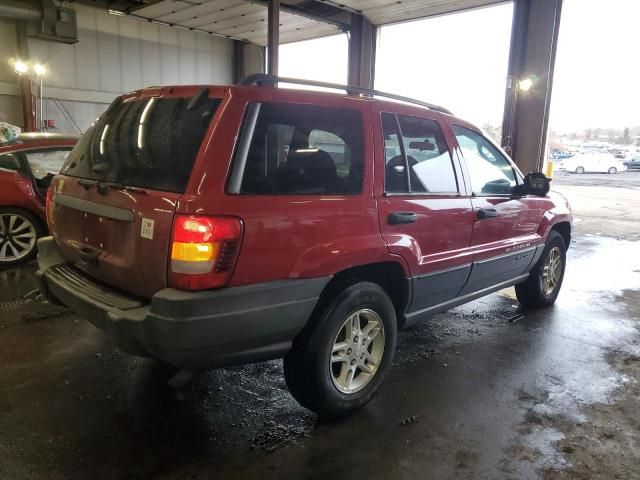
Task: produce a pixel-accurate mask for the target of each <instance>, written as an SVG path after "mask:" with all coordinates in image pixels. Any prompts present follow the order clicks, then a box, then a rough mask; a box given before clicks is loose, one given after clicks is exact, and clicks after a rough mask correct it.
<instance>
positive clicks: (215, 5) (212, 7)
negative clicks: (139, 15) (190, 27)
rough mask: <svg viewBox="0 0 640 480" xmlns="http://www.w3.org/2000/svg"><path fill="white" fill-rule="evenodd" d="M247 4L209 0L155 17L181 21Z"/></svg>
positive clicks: (174, 21) (228, 0)
mask: <svg viewBox="0 0 640 480" xmlns="http://www.w3.org/2000/svg"><path fill="white" fill-rule="evenodd" d="M247 5H251V4H250V3H249V4H248V3H245V2H243V1H242V0H210V1H208V2H203V3H202V4H200V5H195V4H194V5H191V6H189V7H188V8H174V9H173V10H172V11H171V12H169V13H168V14H165V15H161V16H159V17H156V18H157V19H158V20H163V21H165V22H172V23H181V22H183V21H185V20H190V19H192V18H193V17H200V16H203V15H209V14H212V13H223V12H225V11H227V10H229V9H232V8H235V7H238V6H247ZM172 12H174V13H172Z"/></svg>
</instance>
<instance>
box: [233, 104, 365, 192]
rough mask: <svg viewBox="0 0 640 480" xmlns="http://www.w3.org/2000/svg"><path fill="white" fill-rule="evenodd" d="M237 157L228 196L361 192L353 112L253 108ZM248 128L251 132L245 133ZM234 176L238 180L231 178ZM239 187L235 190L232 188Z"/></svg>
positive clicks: (358, 122)
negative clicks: (243, 143) (237, 194)
mask: <svg viewBox="0 0 640 480" xmlns="http://www.w3.org/2000/svg"><path fill="white" fill-rule="evenodd" d="M251 112H253V114H254V115H257V117H256V121H255V123H254V124H253V123H252V122H251V120H250V119H247V121H245V126H244V129H243V134H242V137H241V138H242V140H241V141H242V142H247V145H246V148H242V146H241V148H239V149H238V151H237V153H236V158H235V163H234V172H233V174H232V179H231V182H230V186H229V191H230V192H231V193H243V194H254V195H269V194H272V195H274V194H276V195H314V194H316V195H318V194H323V195H326V194H329V195H330V194H334V195H341V194H356V193H360V192H362V182H363V164H364V151H363V130H362V116H361V114H360V112H359V111H357V110H353V109H340V108H331V107H319V106H314V105H297V104H284V103H262V104H252V105H251V106H250V109H249V114H248V117H250V116H251V114H252V113H251ZM252 128H253V131H250V130H251V129H252ZM236 176H237V177H239V178H240V181H239V182H237V179H234V178H233V177H236ZM237 183H239V188H238V186H237Z"/></svg>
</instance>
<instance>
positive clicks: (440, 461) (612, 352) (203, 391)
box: [0, 173, 640, 480]
mask: <svg viewBox="0 0 640 480" xmlns="http://www.w3.org/2000/svg"><path fill="white" fill-rule="evenodd" d="M623 175H624V176H623ZM632 175H635V177H632ZM583 177H584V178H587V176H586V175H585V176H581V177H580V178H579V179H578V180H574V179H573V176H571V177H567V178H566V179H565V178H564V177H563V178H560V177H559V176H558V177H556V179H555V180H554V188H557V189H558V190H560V191H563V192H565V193H566V194H567V195H569V197H570V198H571V199H572V201H573V208H574V212H575V214H576V217H577V220H578V222H577V223H576V231H577V234H576V236H575V241H574V242H573V244H572V246H571V248H570V249H569V252H568V270H567V273H566V277H565V284H564V287H563V291H562V292H561V294H560V297H559V299H558V302H557V304H556V305H555V306H554V307H552V308H549V309H546V310H542V311H532V312H528V311H521V310H520V309H519V308H518V305H517V303H516V302H515V300H514V297H513V290H512V289H508V290H504V291H502V292H499V293H497V294H494V295H491V296H489V297H486V298H484V299H480V300H477V301H475V302H473V303H470V304H468V305H465V306H463V307H459V308H456V309H454V310H451V311H450V312H447V313H444V314H441V315H438V316H436V317H434V319H433V320H432V321H431V322H428V323H425V324H423V325H421V326H419V327H417V328H414V329H412V330H409V331H405V332H403V333H402V334H401V335H400V336H399V346H398V350H397V356H396V359H395V365H394V367H393V369H392V370H391V372H390V374H389V376H388V377H387V380H386V382H385V383H384V385H383V386H382V389H381V391H380V393H379V395H378V396H377V397H376V398H375V399H374V400H373V401H372V403H371V404H370V405H368V406H367V407H366V408H365V409H363V410H362V411H360V412H358V413H357V414H355V415H354V416H353V417H350V418H348V419H346V420H343V421H341V422H338V423H328V424H322V423H319V422H318V421H317V419H316V417H315V416H314V415H313V414H311V413H310V412H309V411H306V410H305V409H303V408H302V407H300V406H298V404H297V403H296V402H295V401H294V400H293V398H291V396H290V395H289V394H288V392H287V391H286V388H285V385H284V381H283V378H282V365H281V362H279V361H273V362H268V363H263V364H255V365H248V366H243V367H234V368H226V369H221V370H216V371H210V372H204V373H203V374H202V375H200V376H199V377H198V378H197V379H196V380H195V381H194V382H193V383H192V384H190V385H188V386H187V387H185V388H184V389H182V390H179V391H176V390H174V389H172V388H170V387H168V386H167V384H166V381H167V379H168V377H169V376H170V375H171V372H169V371H167V370H166V369H164V368H163V367H161V366H159V365H158V364H156V363H154V362H153V361H150V360H147V359H142V358H135V357H131V356H128V355H125V354H123V353H122V352H120V351H119V350H118V349H116V348H114V346H113V345H112V343H111V342H110V340H109V338H108V337H107V336H106V335H105V334H103V333H102V332H101V331H99V330H97V329H96V328H94V327H93V326H91V325H90V324H89V323H88V322H86V321H84V320H83V319H81V318H78V317H77V316H76V315H74V314H71V313H70V312H68V311H66V310H64V309H60V308H57V307H55V308H54V307H52V306H51V305H48V304H45V303H42V302H41V301H39V300H38V298H37V296H36V294H35V293H33V292H32V290H33V288H34V283H33V275H32V274H33V271H34V269H35V267H34V265H33V264H30V265H27V266H25V267H22V268H17V269H10V270H5V271H2V272H0V362H1V364H2V365H3V368H2V369H1V370H0V386H1V387H0V388H1V389H2V390H1V391H0V478H2V479H12V480H13V479H41V478H42V479H51V480H56V479H70V478H71V479H75V478H78V479H86V478H94V479H103V478H104V479H122V478H126V479H147V478H154V479H155V478H158V479H200V478H202V479H204V478H217V479H240V478H262V479H272V478H273V479H277V478H329V477H332V478H333V477H339V478H341V479H352V478H367V479H396V478H514V479H516V478H517V479H521V478H585V479H586V478H601V479H609V478H640V464H638V462H637V459H638V458H639V456H640V452H639V450H638V449H639V448H640V447H639V445H640V428H639V427H640V387H639V384H638V380H639V379H640V335H639V332H638V326H639V322H640V255H638V253H637V252H638V248H639V247H640V244H639V243H638V240H640V238H638V237H637V233H638V225H640V224H638V223H637V222H638V220H639V219H638V218H637V217H634V216H633V215H632V216H628V215H627V216H624V215H623V214H625V212H627V213H628V212H629V211H632V210H634V211H637V210H638V207H639V206H640V200H638V198H640V197H638V195H637V193H638V192H637V189H638V188H640V173H639V174H635V173H628V174H620V175H617V176H613V177H615V178H614V179H611V180H610V181H611V182H617V181H619V179H624V181H627V179H632V178H636V179H637V180H629V182H630V183H631V184H632V185H633V186H632V187H631V188H633V189H631V188H626V189H624V188H619V186H611V185H608V184H606V185H600V184H596V185H593V183H595V182H596V180H597V179H598V177H592V180H593V182H592V184H590V185H584V184H577V183H575V182H582V181H583ZM572 182H574V183H572ZM634 182H636V183H634ZM616 185H617V184H616ZM616 192H617V194H616ZM629 192H631V193H629ZM594 195H596V196H595V197H594ZM594 198H595V200H594ZM589 199H591V201H589ZM604 200H606V201H607V202H613V203H614V204H619V205H617V206H616V208H617V210H612V209H607V208H606V205H607V204H604V203H603V202H604ZM603 212H604V213H603ZM606 212H614V213H615V214H614V213H609V214H605V213H606ZM616 212H618V213H619V214H618V213H616ZM634 228H635V230H634Z"/></svg>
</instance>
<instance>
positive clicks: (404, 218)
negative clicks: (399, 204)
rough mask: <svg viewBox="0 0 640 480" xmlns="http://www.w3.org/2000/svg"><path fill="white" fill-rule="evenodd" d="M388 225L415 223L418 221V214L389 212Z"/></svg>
mask: <svg viewBox="0 0 640 480" xmlns="http://www.w3.org/2000/svg"><path fill="white" fill-rule="evenodd" d="M387 219H388V220H389V224H390V225H401V224H404V223H415V222H416V220H418V214H417V213H415V212H391V213H390V214H389V217H387Z"/></svg>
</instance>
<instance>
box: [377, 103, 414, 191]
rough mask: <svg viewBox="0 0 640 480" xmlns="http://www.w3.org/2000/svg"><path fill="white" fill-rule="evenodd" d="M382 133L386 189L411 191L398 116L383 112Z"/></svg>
mask: <svg viewBox="0 0 640 480" xmlns="http://www.w3.org/2000/svg"><path fill="white" fill-rule="evenodd" d="M382 133H383V136H384V161H385V169H384V191H385V192H389V193H403V192H408V191H409V182H408V180H407V175H406V171H405V169H406V164H405V161H404V156H403V155H402V147H401V146H400V133H399V132H398V124H397V123H396V116H395V115H393V114H391V113H383V114H382Z"/></svg>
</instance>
